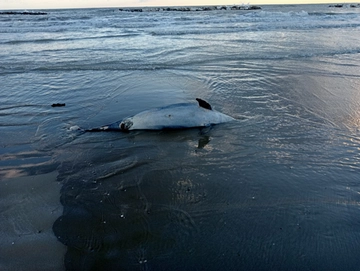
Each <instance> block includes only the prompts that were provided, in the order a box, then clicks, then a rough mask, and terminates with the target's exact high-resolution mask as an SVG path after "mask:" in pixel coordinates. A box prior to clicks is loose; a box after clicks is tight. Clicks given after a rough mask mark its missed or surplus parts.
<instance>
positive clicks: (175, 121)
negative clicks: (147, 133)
mask: <svg viewBox="0 0 360 271" xmlns="http://www.w3.org/2000/svg"><path fill="white" fill-rule="evenodd" d="M196 100H197V101H198V104H196V103H179V104H172V105H168V106H165V107H159V108H154V109H150V110H146V111H143V112H140V113H138V114H136V115H134V116H132V117H128V118H125V119H123V120H122V121H117V122H114V123H112V124H109V125H105V126H101V127H99V128H95V129H91V130H88V131H114V130H120V131H131V130H163V129H185V128H192V127H207V126H211V125H214V124H219V123H224V122H228V121H232V120H234V118H232V117H230V116H228V115H225V114H223V113H220V112H218V111H216V110H213V109H212V108H211V105H210V104H208V103H207V102H206V101H204V100H201V99H199V98H197V99H196Z"/></svg>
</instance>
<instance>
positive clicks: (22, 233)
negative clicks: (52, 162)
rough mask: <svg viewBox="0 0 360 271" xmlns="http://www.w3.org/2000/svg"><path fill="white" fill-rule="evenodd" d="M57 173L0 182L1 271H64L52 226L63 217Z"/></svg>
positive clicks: (62, 248)
mask: <svg viewBox="0 0 360 271" xmlns="http://www.w3.org/2000/svg"><path fill="white" fill-rule="evenodd" d="M56 176H57V172H52V173H48V174H42V175H36V176H26V177H18V178H10V179H5V180H1V181H0V229H1V230H0V231H1V234H0V243H1V246H0V270H4V271H5V270H16V271H20V270H54V271H56V270H64V267H63V258H64V254H65V250H66V249H65V246H63V245H62V244H61V243H60V242H58V241H57V239H56V237H55V236H54V234H53V231H52V225H53V223H54V221H55V220H56V218H57V217H59V216H60V215H61V214H62V206H61V204H60V202H59V193H60V188H61V185H60V184H59V183H58V182H56Z"/></svg>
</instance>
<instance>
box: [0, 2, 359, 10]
mask: <svg viewBox="0 0 360 271" xmlns="http://www.w3.org/2000/svg"><path fill="white" fill-rule="evenodd" d="M358 2H359V0H349V1H347V2H346V3H358ZM308 3H343V2H342V1H341V0H340V1H336V0H251V1H247V0H246V1H245V2H237V1H235V0H173V1H168V0H52V1H49V0H47V1H45V0H0V10H6V9H52V8H92V7H137V6H141V7H146V6H202V5H204V6H205V5H233V4H237V5H241V4H251V5H264V4H308Z"/></svg>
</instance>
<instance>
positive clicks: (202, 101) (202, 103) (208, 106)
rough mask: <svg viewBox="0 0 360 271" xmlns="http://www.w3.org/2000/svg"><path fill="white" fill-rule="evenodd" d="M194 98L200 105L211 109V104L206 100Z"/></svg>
mask: <svg viewBox="0 0 360 271" xmlns="http://www.w3.org/2000/svg"><path fill="white" fill-rule="evenodd" d="M196 100H197V101H198V103H199V106H200V107H203V108H205V109H209V110H212V108H211V105H210V104H209V103H208V102H206V101H204V100H201V99H200V98H196Z"/></svg>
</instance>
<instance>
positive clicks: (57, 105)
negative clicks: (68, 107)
mask: <svg viewBox="0 0 360 271" xmlns="http://www.w3.org/2000/svg"><path fill="white" fill-rule="evenodd" d="M51 106H52V107H61V106H65V104H61V103H57V104H52V105H51Z"/></svg>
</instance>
